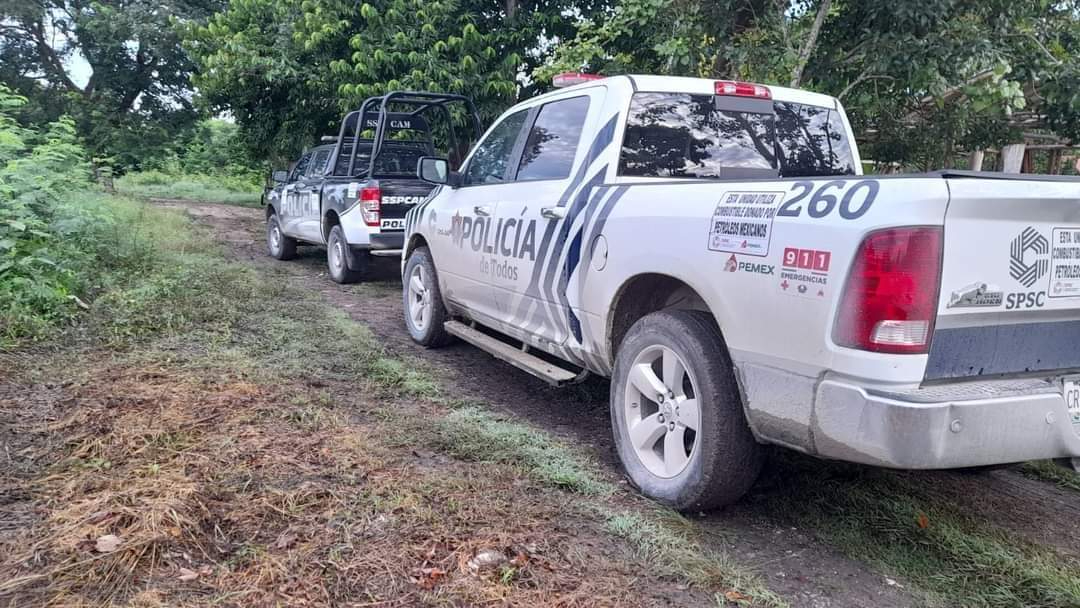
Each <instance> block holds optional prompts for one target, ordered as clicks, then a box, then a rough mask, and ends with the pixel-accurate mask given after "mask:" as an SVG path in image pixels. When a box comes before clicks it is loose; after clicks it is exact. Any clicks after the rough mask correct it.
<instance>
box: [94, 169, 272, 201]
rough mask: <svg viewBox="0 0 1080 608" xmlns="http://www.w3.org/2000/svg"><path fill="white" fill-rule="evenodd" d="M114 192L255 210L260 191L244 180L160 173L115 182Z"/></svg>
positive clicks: (143, 174)
mask: <svg viewBox="0 0 1080 608" xmlns="http://www.w3.org/2000/svg"><path fill="white" fill-rule="evenodd" d="M114 185H115V187H116V190H117V192H120V193H122V194H127V195H131V196H138V197H142V198H169V199H183V200H189V201H198V202H203V203H224V204H228V205H238V206H241V207H258V206H259V205H260V204H261V197H262V191H261V190H260V189H259V187H258V186H257V185H254V184H251V183H249V182H248V181H246V180H241V179H236V178H232V177H229V176H222V175H203V174H188V173H183V174H176V175H173V174H170V173H164V172H161V171H143V172H136V173H129V174H127V175H122V176H120V177H118V178H116V180H115V182H114Z"/></svg>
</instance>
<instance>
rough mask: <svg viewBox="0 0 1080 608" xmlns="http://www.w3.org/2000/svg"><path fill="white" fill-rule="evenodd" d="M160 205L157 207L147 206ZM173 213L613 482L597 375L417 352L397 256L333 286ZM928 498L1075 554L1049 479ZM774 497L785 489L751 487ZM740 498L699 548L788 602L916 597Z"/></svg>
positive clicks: (193, 207) (235, 231)
mask: <svg viewBox="0 0 1080 608" xmlns="http://www.w3.org/2000/svg"><path fill="white" fill-rule="evenodd" d="M155 202H157V201H155ZM158 204H161V205H164V206H172V207H180V208H183V209H185V210H186V212H187V213H188V214H189V215H190V216H192V217H193V218H195V219H196V220H197V221H198V222H199V223H201V224H203V225H206V226H207V227H209V228H210V229H211V230H212V231H213V233H214V234H215V235H216V236H217V238H218V239H219V240H220V241H221V242H222V243H223V244H225V245H226V246H227V247H228V249H229V251H230V252H231V254H232V255H233V257H234V258H236V259H237V260H238V261H241V262H243V263H247V264H249V265H251V266H254V267H256V268H258V269H260V270H261V271H264V272H271V273H274V274H277V275H279V276H281V277H282V279H283V280H288V281H289V282H290V283H293V284H296V285H299V286H302V287H303V288H305V289H307V290H310V291H314V292H317V293H319V294H321V295H322V296H323V297H324V298H325V299H326V300H327V301H328V302H330V303H332V304H333V305H334V306H336V307H338V308H339V309H341V310H343V311H345V312H346V313H348V314H349V315H350V317H351V318H353V319H354V320H356V321H358V322H360V323H363V324H365V325H366V326H368V327H369V328H370V329H371V331H372V332H373V333H374V334H375V335H376V336H377V338H378V339H379V341H380V342H381V343H382V345H383V346H384V347H385V348H386V349H387V350H388V351H389V352H391V353H393V354H395V355H399V356H402V355H403V356H411V357H419V358H422V359H423V360H424V361H425V362H426V363H427V364H428V365H430V366H432V367H433V368H434V369H435V371H436V372H437V373H438V374H439V376H440V380H441V382H442V383H443V384H444V385H445V386H446V387H447V388H448V389H450V390H451V391H452V392H453V393H454V394H455V395H458V396H460V397H462V398H466V399H476V400H482V401H484V402H486V403H488V404H489V405H490V406H491V407H493V408H496V409H497V410H500V411H501V412H503V413H506V414H510V415H513V416H515V417H518V418H521V419H524V420H526V421H528V422H529V423H531V424H533V425H536V426H538V427H541V428H544V429H546V430H548V431H550V432H553V433H554V434H556V435H558V436H560V437H562V438H563V439H565V440H568V441H570V442H571V443H573V444H575V445H578V446H580V447H581V448H583V449H586V450H588V452H589V453H591V454H592V455H594V456H595V457H596V458H597V459H598V460H600V461H601V462H602V463H603V464H604V465H605V468H606V469H607V471H606V472H607V474H608V475H609V476H610V478H611V479H614V480H619V481H621V472H620V467H619V464H618V461H617V457H616V455H615V452H614V448H613V445H612V440H611V429H610V426H609V425H610V422H609V417H608V404H607V398H608V389H607V381H606V380H605V379H595V378H594V379H592V380H589V381H587V382H585V383H583V384H582V385H578V386H573V387H567V388H562V389H554V388H552V387H550V386H548V385H547V384H545V383H544V382H542V381H540V380H539V379H536V378H533V377H532V376H529V375H527V374H524V373H521V372H520V371H518V370H516V369H515V368H513V367H511V366H510V365H508V364H505V363H502V362H501V361H497V360H495V359H493V358H492V357H490V356H489V355H487V354H486V353H484V352H482V351H480V350H479V349H476V348H473V347H471V346H469V345H465V344H455V345H452V346H449V347H446V348H444V349H439V350H426V349H423V348H421V347H419V346H417V345H415V344H413V343H412V341H411V340H410V339H409V336H408V334H407V333H406V332H405V330H404V327H403V320H402V299H401V287H400V282H399V279H398V272H399V267H398V262H397V260H396V258H391V259H389V260H382V262H383V264H382V265H380V267H379V268H378V269H377V270H376V273H375V275H374V277H373V280H372V281H370V282H367V283H363V284H360V285H354V286H342V285H337V284H335V283H333V282H332V281H331V280H330V279H329V277H328V276H327V273H326V263H325V260H326V258H325V252H324V251H323V250H322V249H319V248H314V247H302V248H301V249H300V255H299V256H298V258H297V259H296V260H294V261H292V262H288V263H282V262H278V261H276V260H273V259H271V258H269V257H268V256H267V255H266V253H265V246H264V234H263V231H264V224H263V218H264V215H263V211H262V210H260V209H250V208H241V207H229V206H224V205H212V204H209V205H208V204H197V203H182V202H179V201H160V202H158ZM910 475H911V476H913V478H914V480H916V481H917V482H918V484H919V485H920V486H921V487H924V488H925V491H926V493H927V494H928V495H937V496H942V497H948V499H949V500H952V501H954V502H956V503H957V504H958V505H960V506H961V508H965V509H968V510H970V512H971V513H972V514H973V515H977V516H978V517H985V518H986V519H988V520H989V521H990V522H991V523H993V524H995V525H999V526H1001V527H1003V528H1005V529H1006V530H1008V531H1010V533H1012V532H1015V533H1016V534H1018V535H1019V536H1021V537H1022V538H1025V539H1027V540H1029V541H1030V542H1034V543H1037V544H1044V545H1048V546H1051V547H1054V548H1055V549H1057V550H1059V551H1061V552H1062V553H1063V554H1067V555H1080V527H1078V526H1075V525H1074V523H1073V522H1075V521H1076V519H1077V516H1078V515H1080V501H1077V500H1076V497H1075V495H1071V494H1070V493H1068V492H1066V491H1063V490H1061V489H1059V488H1056V487H1054V486H1052V485H1050V484H1046V483H1042V482H1037V481H1033V480H1029V479H1026V478H1024V477H1022V476H1021V475H1019V474H1017V473H1015V472H1013V471H997V472H994V473H991V474H978V475H963V474H958V473H949V472H931V473H910ZM759 490H760V491H763V492H782V491H783V488H765V489H755V492H759ZM750 502H752V501H742V502H740V503H739V504H736V505H734V506H733V507H730V508H728V509H726V510H724V511H722V512H720V513H713V514H710V515H708V516H706V517H704V518H702V519H698V520H697V521H698V522H699V523H700V524H701V526H702V528H703V529H704V530H705V536H706V538H704V539H703V541H704V542H707V543H710V544H712V545H714V546H716V547H717V548H719V549H722V550H724V551H726V552H727V553H729V554H730V555H731V556H733V557H734V558H735V559H737V560H738V561H739V562H740V563H742V564H746V565H749V566H752V567H755V569H756V570H757V571H758V572H759V573H760V574H761V575H762V576H763V577H764V578H765V580H766V582H767V583H768V585H769V586H770V588H772V589H773V590H774V591H776V592H777V593H779V594H781V595H782V596H784V597H785V598H788V599H789V601H790V602H791V603H792V605H793V606H812V607H823V608H827V607H834V606H837V607H839V606H845V607H846V606H853V607H863V606H865V607H882V608H888V607H892V606H911V605H916V604H918V603H919V600H918V599H916V598H915V597H913V596H911V595H909V594H908V593H907V592H906V590H904V589H903V588H902V583H903V581H901V585H898V584H896V583H895V582H888V579H886V577H884V576H882V575H881V574H879V573H877V572H874V571H873V570H871V569H870V568H869V567H868V566H867V565H865V564H863V563H861V562H858V561H855V560H852V559H849V558H847V557H845V556H843V555H841V554H840V553H838V552H837V551H835V550H832V549H831V548H829V547H827V546H825V545H824V544H823V543H822V542H821V541H819V540H818V539H816V538H815V536H814V534H813V532H812V531H810V530H802V529H796V528H792V527H789V526H784V525H780V524H778V523H776V522H774V521H771V520H770V519H769V518H767V517H765V516H764V515H762V514H761V513H759V512H756V511H755V508H754V506H753V504H749V503H750Z"/></svg>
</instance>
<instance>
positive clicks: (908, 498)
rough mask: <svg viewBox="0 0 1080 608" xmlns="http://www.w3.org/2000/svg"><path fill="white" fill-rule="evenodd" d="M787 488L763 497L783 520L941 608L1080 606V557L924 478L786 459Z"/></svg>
mask: <svg viewBox="0 0 1080 608" xmlns="http://www.w3.org/2000/svg"><path fill="white" fill-rule="evenodd" d="M773 474H774V475H775V476H776V477H777V479H776V481H777V484H778V487H781V488H783V490H782V491H779V492H776V493H773V494H771V495H769V496H767V497H764V498H762V497H758V498H759V500H761V503H760V504H761V506H762V507H763V508H764V511H765V512H766V513H768V514H769V515H770V516H771V517H773V518H774V519H776V520H778V521H781V522H790V523H791V524H794V525H798V526H800V527H802V528H804V529H807V530H813V531H814V532H815V533H816V534H817V535H819V536H820V537H821V538H823V539H824V540H826V541H827V542H828V543H829V544H831V545H833V546H834V547H836V548H838V549H839V550H841V551H842V552H843V553H845V554H847V555H849V556H850V557H853V558H855V559H859V560H863V561H866V562H869V563H870V564H872V565H873V566H875V567H876V568H877V569H879V570H881V571H882V572H884V573H886V574H891V575H894V576H899V577H902V578H904V579H906V580H907V581H910V582H911V583H912V584H913V585H915V586H917V587H918V588H919V589H920V590H922V591H924V592H925V593H926V596H927V598H926V599H927V601H928V602H929V603H931V604H934V605H941V606H972V607H998V606H1000V607H1002V608H1006V607H1014V606H1029V607H1046V608H1051V607H1065V606H1080V563H1077V562H1076V561H1075V560H1071V559H1067V558H1064V557H1062V556H1060V555H1059V554H1057V553H1056V552H1054V551H1053V550H1052V549H1049V548H1046V547H1041V546H1036V545H1032V544H1029V543H1027V542H1025V541H1023V540H1022V539H1018V538H1016V536H1015V535H1013V534H1010V533H1009V532H1008V531H1007V530H1003V529H1000V528H996V527H994V526H992V525H990V524H988V523H986V522H985V521H982V520H980V519H978V518H975V517H973V516H970V515H968V514H967V512H966V511H965V510H964V509H963V507H962V506H961V505H957V504H954V503H952V502H950V501H948V500H946V499H942V498H940V497H938V496H935V495H934V493H933V491H932V490H931V489H927V488H925V487H923V486H922V485H920V483H919V481H918V476H917V475H911V474H904V473H897V472H892V471H885V470H875V469H868V468H864V467H857V466H848V465H836V464H829V465H823V464H821V463H818V462H814V461H810V460H808V459H806V458H803V457H799V456H794V455H784V456H783V457H781V462H780V463H779V465H778V466H777V467H776V471H774V473H773Z"/></svg>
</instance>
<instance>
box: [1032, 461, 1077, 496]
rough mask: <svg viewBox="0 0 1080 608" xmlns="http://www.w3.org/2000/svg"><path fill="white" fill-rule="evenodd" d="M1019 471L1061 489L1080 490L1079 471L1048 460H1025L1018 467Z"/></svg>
mask: <svg viewBox="0 0 1080 608" xmlns="http://www.w3.org/2000/svg"><path fill="white" fill-rule="evenodd" d="M1020 471H1021V472H1022V473H1023V474H1024V475H1026V476H1028V477H1031V478H1032V479H1040V480H1042V481H1048V482H1050V483H1052V484H1055V485H1057V486H1058V487H1059V488H1062V489H1063V490H1074V491H1077V492H1080V473H1077V472H1076V471H1073V470H1070V469H1067V468H1065V467H1064V466H1061V465H1059V464H1057V463H1055V462H1052V461H1050V460H1037V461H1035V462H1026V463H1024V464H1023V466H1021V467H1020Z"/></svg>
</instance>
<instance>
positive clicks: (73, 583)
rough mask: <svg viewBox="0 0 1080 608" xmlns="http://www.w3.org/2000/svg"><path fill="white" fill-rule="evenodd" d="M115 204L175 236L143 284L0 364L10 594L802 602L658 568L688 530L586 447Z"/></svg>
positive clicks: (100, 299)
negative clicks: (474, 396)
mask: <svg viewBox="0 0 1080 608" xmlns="http://www.w3.org/2000/svg"><path fill="white" fill-rule="evenodd" d="M116 204H118V205H122V206H129V207H130V209H131V210H132V212H136V211H137V213H138V214H141V215H140V217H141V221H142V222H145V223H147V224H151V225H155V226H159V227H161V231H162V233H161V234H157V233H155V234H154V235H134V236H133V235H125V236H126V237H128V238H137V239H142V238H146V239H147V245H148V248H147V249H143V248H142V246H141V245H140V246H138V247H135V248H134V249H133V251H135V250H137V251H139V252H140V254H139V255H140V256H142V258H143V260H142V262H141V266H140V272H139V273H137V274H134V275H133V274H130V273H128V274H126V275H125V276H126V277H127V278H126V280H124V281H119V282H116V283H115V284H113V285H111V286H110V287H109V288H106V289H103V290H101V291H99V292H98V293H96V294H95V296H96V297H95V298H94V299H93V301H92V302H90V304H89V307H90V310H89V311H88V312H86V313H85V316H84V318H83V319H82V322H81V323H80V324H79V325H78V326H75V327H73V328H71V329H69V330H68V331H67V332H66V333H65V334H63V336H61V337H59V339H57V340H54V341H50V342H43V343H37V344H34V345H28V346H24V347H21V348H18V349H8V350H5V351H2V352H0V363H2V364H3V369H4V370H5V371H4V373H3V374H2V375H0V421H2V424H0V433H2V435H3V437H2V439H3V443H4V444H5V446H6V447H7V449H8V451H9V453H11V454H12V459H13V461H12V462H13V466H12V467H11V468H10V469H9V470H6V471H5V472H3V473H0V483H2V485H3V487H4V489H5V493H6V495H7V496H9V497H11V500H10V501H9V502H8V503H7V505H6V506H5V509H6V510H7V512H8V513H9V514H11V515H12V518H13V519H12V520H11V521H13V522H15V523H16V525H13V526H5V527H4V529H3V530H0V553H2V554H3V555H4V557H3V558H0V581H3V582H0V601H4V602H8V603H13V604H15V605H29V604H42V603H55V602H61V603H88V604H105V603H133V604H139V605H147V606H154V605H205V604H214V603H225V604H236V603H239V604H248V605H253V604H255V605H263V604H270V603H277V604H302V603H313V604H341V603H345V602H360V603H364V602H370V603H379V602H383V603H388V604H390V605H394V604H397V605H417V604H478V603H486V602H503V603H509V604H517V605H555V604H562V605H602V604H612V605H617V604H633V605H648V604H656V605H660V604H663V603H665V602H669V601H674V602H675V603H677V604H695V605H701V604H703V603H707V604H723V603H726V602H727V601H728V599H729V598H735V600H736V601H737V603H740V604H757V605H767V606H780V605H783V602H782V601H781V600H780V599H779V598H777V597H775V596H774V595H772V594H770V593H769V592H768V591H767V589H765V587H764V586H763V585H762V584H761V583H760V581H759V580H758V579H757V578H756V577H755V576H754V575H753V574H752V573H751V572H749V571H742V570H740V569H739V568H738V567H737V565H733V564H731V563H730V560H726V559H725V558H724V557H723V556H722V555H713V554H708V553H702V556H698V557H697V560H696V561H695V562H692V563H688V564H680V563H679V561H678V560H679V558H680V557H682V556H681V555H679V554H676V553H671V552H659V553H658V552H657V551H656V550H655V548H656V547H662V546H664V545H665V543H666V542H667V540H668V539H670V538H673V537H672V536H671V535H673V534H678V532H677V531H674V530H670V531H669V530H667V528H666V527H665V525H664V524H662V523H656V522H654V521H653V520H652V517H651V515H650V514H651V513H652V512H653V509H654V508H653V507H651V506H649V505H648V504H647V503H645V502H644V501H640V500H638V499H635V498H633V497H629V496H625V494H626V493H625V491H623V490H621V489H619V488H618V487H617V486H616V485H614V484H610V483H609V482H606V481H604V480H603V475H602V474H600V473H598V472H597V471H598V467H597V466H596V465H595V463H592V462H590V461H589V459H588V458H587V457H585V456H583V455H582V454H581V453H579V452H577V451H576V450H574V449H572V448H570V447H568V446H566V445H564V444H562V443H560V442H558V441H556V440H554V439H553V438H552V437H550V436H548V435H547V434H545V433H543V432H541V431H537V430H535V429H531V428H528V427H526V426H523V425H521V424H518V423H516V422H513V421H512V420H507V419H502V418H499V417H496V416H494V415H492V414H489V413H487V412H485V411H484V410H483V409H479V408H476V407H463V406H461V404H458V403H456V402H455V401H454V400H453V399H451V398H449V397H447V396H446V395H443V394H441V392H440V388H439V385H438V383H437V382H436V381H435V379H434V378H433V377H432V375H431V374H430V373H429V372H428V371H426V369H425V367H424V365H423V364H421V363H420V362H417V361H407V360H401V359H399V358H394V357H390V356H388V355H387V354H386V353H384V352H383V351H382V349H381V348H380V347H379V346H378V344H377V343H376V341H375V339H374V338H373V337H372V335H371V334H370V332H369V331H368V330H367V329H366V328H365V327H363V326H362V325H359V324H356V323H354V322H352V321H351V320H349V319H348V318H347V317H346V316H345V315H344V314H343V313H341V312H339V311H337V310H336V309H333V308H332V307H331V306H329V305H328V304H326V303H325V302H323V301H321V300H320V299H319V298H318V297H317V296H313V295H311V294H308V293H305V292H302V291H300V290H298V289H297V288H294V287H289V286H288V285H286V284H285V282H284V281H278V280H275V277H273V276H267V275H266V274H264V273H260V272H257V271H255V270H253V269H251V268H248V267H243V266H238V265H235V264H230V263H227V262H225V261H224V260H223V258H222V256H221V255H220V252H219V251H218V250H217V248H216V247H215V246H214V245H213V244H212V243H211V242H210V240H209V238H208V237H207V235H205V234H201V233H200V232H199V230H198V229H197V228H195V227H192V226H190V225H189V222H188V221H187V220H186V219H185V218H183V217H182V216H181V215H180V214H178V213H176V212H171V211H166V210H162V209H155V208H153V207H149V206H146V205H144V204H142V203H138V202H136V201H133V200H130V199H119V200H118V201H117V203H116ZM421 446H423V447H421ZM484 446H488V448H489V449H485V448H484ZM619 493H622V494H623V495H624V496H623V499H622V500H616V499H614V498H613V497H615V496H616V495H617V494H619ZM635 518H637V519H635ZM630 522H641V523H642V525H640V526H630V525H629V523H630ZM646 524H647V525H646ZM631 528H634V531H633V534H631V533H630V529H631ZM644 548H649V549H644ZM714 558H715V560H716V561H717V563H716V564H714V563H713V560H714Z"/></svg>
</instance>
